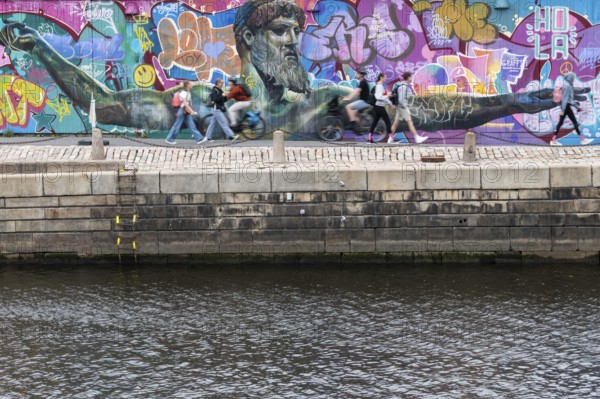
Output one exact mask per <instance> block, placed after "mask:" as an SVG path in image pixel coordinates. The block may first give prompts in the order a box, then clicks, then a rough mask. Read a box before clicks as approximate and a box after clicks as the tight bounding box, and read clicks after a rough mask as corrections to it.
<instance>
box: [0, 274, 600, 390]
mask: <svg viewBox="0 0 600 399" xmlns="http://www.w3.org/2000/svg"><path fill="white" fill-rule="evenodd" d="M567 272H568V273H567ZM567 275H568V276H567ZM0 277H1V280H0V284H1V285H0V288H1V289H2V295H1V296H0V333H1V335H0V340H1V343H2V346H0V393H1V395H4V396H6V397H9V398H11V397H24V396H36V395H37V396H39V397H47V398H52V397H55V398H62V397H66V396H68V397H73V398H89V397H127V398H137V397H139V398H147V397H175V398H194V397H215V398H217V397H218V398H238V397H239V398H246V397H260V398H306V397H310V398H328V399H329V398H336V397H340V398H369V397H370V398H386V397H419V398H421V397H431V398H434V397H435V398H462V397H465V395H468V396H469V397H485V398H492V397H519V398H538V397H540V394H542V393H543V396H544V397H545V398H552V397H557V398H559V397H560V398H582V397H590V396H592V395H594V394H598V391H597V389H598V386H599V384H600V373H599V371H598V366H597V365H598V364H600V329H598V326H599V325H600V323H599V322H600V316H599V315H600V288H599V287H598V284H597V281H600V279H599V278H598V277H600V272H599V271H598V269H596V268H584V267H576V266H573V267H570V266H569V267H567V266H561V267H547V268H545V269H541V268H518V269H511V268H498V267H496V268H484V267H477V268H469V267H465V268H452V269H450V268H440V267H436V268H428V267H421V268H398V269H391V268H386V269H375V268H373V269H352V270H326V269H325V270H312V269H307V270H297V269H292V270H286V269H283V268H282V269H252V270H251V269H247V270H245V269H226V270H225V269H222V268H221V269H216V268H215V269H211V268H198V269H194V268H175V267H174V268H169V269H164V268H163V269H158V268H157V269H154V268H150V267H148V268H140V269H131V270H117V269H110V268H103V269H98V268H91V267H90V268H79V269H77V270H73V269H70V270H69V269H60V268H56V269H54V270H51V271H42V272H40V270H39V269H35V268H31V269H29V268H23V269H10V268H8V269H3V270H1V271H0ZM365 282H368V284H365ZM4 396H3V397H4Z"/></svg>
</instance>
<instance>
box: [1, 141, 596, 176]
mask: <svg viewBox="0 0 600 399" xmlns="http://www.w3.org/2000/svg"><path fill="white" fill-rule="evenodd" d="M70 139H71V140H72V141H73V140H74V139H75V138H70ZM33 140H35V138H30V139H29V140H25V139H23V138H16V139H15V141H12V142H10V141H9V139H8V138H5V139H3V140H2V141H0V162H23V161H28V162H44V161H85V160H89V159H90V154H91V147H90V146H80V145H75V144H72V143H69V142H68V143H66V145H65V144H63V145H59V144H58V143H57V142H58V141H59V140H55V141H45V142H42V141H39V139H38V141H37V142H33V143H31V141H33ZM108 140H110V141H111V145H108V146H106V147H105V151H106V157H107V159H111V160H121V161H126V162H128V163H135V164H137V165H138V167H139V169H140V170H152V169H189V168H199V167H202V165H206V164H207V163H211V164H215V165H217V166H218V167H227V166H235V165H236V164H246V165H247V164H250V163H253V164H256V165H257V166H260V165H262V164H269V163H270V162H271V159H272V150H271V148H270V145H271V142H270V141H266V140H265V141H251V142H243V143H240V142H238V143H233V144H232V143H230V142H228V141H214V142H212V143H209V144H207V145H205V146H197V145H195V143H194V142H193V141H191V140H181V141H180V143H181V144H183V145H184V148H182V147H170V146H167V145H166V144H165V143H164V141H162V140H140V141H139V142H134V141H130V140H127V139H120V138H117V139H111V138H109V139H108ZM118 140H121V141H122V142H119V143H118V144H115V142H117V141H118ZM27 141H29V143H27ZM75 141H76V140H75ZM462 152H463V148H462V146H427V145H419V146H417V145H410V146H404V145H388V144H375V145H366V144H328V143H320V142H307V141H304V142H286V153H287V159H288V162H290V163H302V164H309V165H310V164H315V163H323V164H326V163H335V164H337V165H339V166H371V167H374V166H391V165H394V164H399V163H420V162H421V157H423V156H432V155H444V156H445V158H446V162H462V161H461V158H462ZM477 159H478V160H479V162H481V163H485V162H499V163H513V162H516V161H523V162H537V163H543V164H554V163H600V146H586V147H566V146H565V147H550V146H478V147H477Z"/></svg>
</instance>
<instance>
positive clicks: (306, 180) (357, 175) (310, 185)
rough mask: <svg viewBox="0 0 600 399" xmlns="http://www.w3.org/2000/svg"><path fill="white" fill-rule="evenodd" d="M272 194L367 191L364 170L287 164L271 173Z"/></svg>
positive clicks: (334, 165)
mask: <svg viewBox="0 0 600 399" xmlns="http://www.w3.org/2000/svg"><path fill="white" fill-rule="evenodd" d="M271 174H272V190H273V192H281V193H287V192H296V191H303V192H311V191H327V192H331V191H352V190H367V170H366V168H358V167H355V168H354V167H353V168H345V167H340V166H339V165H337V164H333V163H330V164H326V165H324V166H322V167H321V169H319V168H317V167H314V168H311V167H310V166H305V165H302V164H288V165H286V166H285V167H276V168H273V170H272V171H271Z"/></svg>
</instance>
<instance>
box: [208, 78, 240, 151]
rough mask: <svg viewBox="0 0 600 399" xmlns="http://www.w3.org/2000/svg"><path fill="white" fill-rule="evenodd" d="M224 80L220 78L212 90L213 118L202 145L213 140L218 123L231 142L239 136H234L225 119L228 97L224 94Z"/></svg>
mask: <svg viewBox="0 0 600 399" xmlns="http://www.w3.org/2000/svg"><path fill="white" fill-rule="evenodd" d="M222 87H223V79H221V78H218V79H217V80H216V81H215V85H214V87H213V88H212V91H211V93H210V99H211V100H212V103H213V105H212V107H211V108H212V110H213V117H212V118H211V120H210V124H209V125H208V130H207V131H206V136H204V138H203V139H202V141H200V143H206V142H208V141H213V140H212V134H213V130H215V125H216V124H217V123H218V124H219V126H220V127H221V129H222V130H223V132H224V133H225V135H226V136H227V138H228V139H229V140H236V139H237V138H238V137H239V136H237V135H234V134H233V132H232V131H231V128H230V127H229V124H228V123H227V118H226V117H225V112H227V108H225V100H227V97H225V95H224V94H223V89H222Z"/></svg>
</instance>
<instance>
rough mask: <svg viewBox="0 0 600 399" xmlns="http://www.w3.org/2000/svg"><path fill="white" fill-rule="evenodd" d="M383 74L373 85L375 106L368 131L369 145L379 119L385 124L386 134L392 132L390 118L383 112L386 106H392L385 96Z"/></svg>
mask: <svg viewBox="0 0 600 399" xmlns="http://www.w3.org/2000/svg"><path fill="white" fill-rule="evenodd" d="M385 79H386V76H385V73H380V74H379V75H377V82H376V83H375V93H374V94H375V100H376V101H375V105H374V106H373V123H371V129H370V130H369V132H370V133H369V139H368V140H367V141H368V142H369V143H371V144H374V141H373V132H374V131H375V128H376V127H377V123H378V122H379V119H383V122H384V123H385V128H386V129H387V132H388V133H390V132H391V131H392V123H391V122H390V116H389V115H388V113H387V111H386V110H385V106H386V105H392V102H391V101H390V100H389V98H388V96H386V95H385V88H384V87H383V84H384V83H385Z"/></svg>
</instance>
